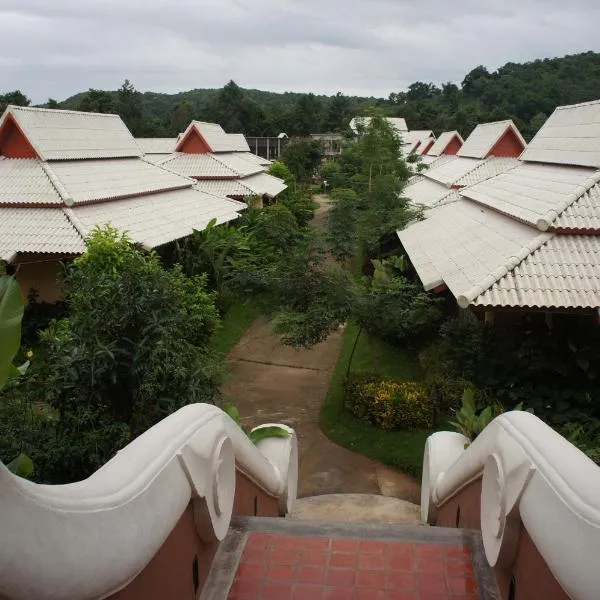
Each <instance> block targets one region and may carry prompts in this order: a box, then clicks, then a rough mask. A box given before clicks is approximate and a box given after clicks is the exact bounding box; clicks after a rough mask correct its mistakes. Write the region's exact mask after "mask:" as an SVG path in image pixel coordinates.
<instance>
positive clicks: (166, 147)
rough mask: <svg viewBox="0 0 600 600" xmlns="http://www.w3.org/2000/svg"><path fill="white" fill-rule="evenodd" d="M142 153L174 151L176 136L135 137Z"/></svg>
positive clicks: (167, 152)
mask: <svg viewBox="0 0 600 600" xmlns="http://www.w3.org/2000/svg"><path fill="white" fill-rule="evenodd" d="M135 141H136V142H137V144H138V146H139V147H140V148H141V149H142V152H143V153H144V154H171V153H172V152H175V145H176V144H177V138H135Z"/></svg>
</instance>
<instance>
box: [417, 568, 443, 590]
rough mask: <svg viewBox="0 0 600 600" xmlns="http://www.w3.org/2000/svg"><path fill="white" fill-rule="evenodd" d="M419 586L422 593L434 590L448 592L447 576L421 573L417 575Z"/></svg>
mask: <svg viewBox="0 0 600 600" xmlns="http://www.w3.org/2000/svg"><path fill="white" fill-rule="evenodd" d="M417 588H418V590H419V592H420V593H422V592H433V593H436V594H446V595H447V594H448V586H447V585H446V577H444V576H439V575H435V574H431V575H429V574H426V573H419V574H418V575H417Z"/></svg>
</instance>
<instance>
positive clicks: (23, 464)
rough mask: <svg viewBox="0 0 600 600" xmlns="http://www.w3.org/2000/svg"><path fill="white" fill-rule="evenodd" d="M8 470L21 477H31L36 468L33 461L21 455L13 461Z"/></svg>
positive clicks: (8, 465)
mask: <svg viewBox="0 0 600 600" xmlns="http://www.w3.org/2000/svg"><path fill="white" fill-rule="evenodd" d="M6 466H7V467H8V470H9V471H11V472H12V473H14V474H15V475H18V476H19V477H31V475H33V471H34V467H33V461H32V460H31V459H30V458H29V456H27V455H26V454H23V453H22V452H21V454H19V456H17V458H15V459H13V460H11V461H10V462H9V463H8V464H7V465H6Z"/></svg>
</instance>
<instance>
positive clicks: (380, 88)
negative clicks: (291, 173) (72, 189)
mask: <svg viewBox="0 0 600 600" xmlns="http://www.w3.org/2000/svg"><path fill="white" fill-rule="evenodd" d="M490 5H491V3H489V2H481V0H479V1H475V0H455V1H454V2H446V1H444V0H421V1H417V0H353V1H352V0H293V1H292V0H171V1H169V0H54V2H52V3H48V2H47V0H44V1H42V0H0V92H2V91H8V90H12V89H17V88H19V89H21V90H22V91H23V92H25V93H26V94H28V95H29V96H30V97H31V98H32V99H33V100H34V102H42V101H45V100H46V98H47V97H49V96H51V97H55V98H58V99H64V98H65V97H67V96H69V95H71V94H73V93H75V92H78V91H82V90H85V89H87V88H89V87H98V88H107V89H115V88H116V87H118V86H119V85H120V83H121V82H122V81H123V79H125V78H126V77H127V78H129V79H131V80H132V81H133V83H134V84H135V85H136V87H137V88H138V89H140V90H153V91H162V92H170V93H172V92H176V91H181V90H187V89H190V88H194V87H219V86H221V85H223V84H224V83H226V82H227V81H228V80H229V79H234V80H235V81H236V82H238V83H239V84H240V85H242V86H244V87H255V88H261V89H270V90H274V91H285V90H291V91H314V92H324V93H335V92H336V91H338V90H341V91H343V92H345V93H348V94H360V95H367V96H370V95H374V96H385V97H387V95H388V94H389V93H390V92H392V91H399V90H402V89H405V88H406V86H407V85H409V84H410V83H412V82H413V81H416V80H423V81H433V82H435V83H440V82H443V81H456V82H460V80H461V79H462V77H463V76H464V74H465V73H466V72H467V71H469V70H470V69H471V68H473V67H474V66H476V65H478V64H485V65H487V66H488V67H489V68H496V67H498V66H500V65H501V64H503V63H505V62H508V61H513V62H521V61H526V60H533V59H535V58H543V57H552V56H561V55H563V54H567V53H574V52H581V51H585V50H590V49H591V50H593V49H597V48H598V42H597V26H596V24H597V23H598V22H599V19H600V3H597V2H596V1H595V0H572V1H571V2H568V3H567V2H564V1H558V0H504V2H503V3H502V4H500V3H494V5H493V6H490Z"/></svg>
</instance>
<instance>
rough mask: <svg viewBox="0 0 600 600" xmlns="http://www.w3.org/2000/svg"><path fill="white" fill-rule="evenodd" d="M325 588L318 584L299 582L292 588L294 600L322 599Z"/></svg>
mask: <svg viewBox="0 0 600 600" xmlns="http://www.w3.org/2000/svg"><path fill="white" fill-rule="evenodd" d="M324 593H325V590H324V588H323V586H320V585H306V584H299V585H297V586H296V589H295V590H294V595H293V596H292V598H293V599H294V600H322V598H323V596H324Z"/></svg>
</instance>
